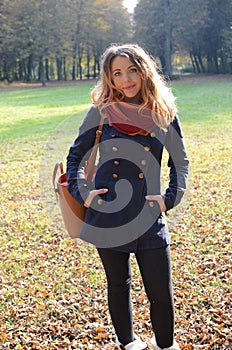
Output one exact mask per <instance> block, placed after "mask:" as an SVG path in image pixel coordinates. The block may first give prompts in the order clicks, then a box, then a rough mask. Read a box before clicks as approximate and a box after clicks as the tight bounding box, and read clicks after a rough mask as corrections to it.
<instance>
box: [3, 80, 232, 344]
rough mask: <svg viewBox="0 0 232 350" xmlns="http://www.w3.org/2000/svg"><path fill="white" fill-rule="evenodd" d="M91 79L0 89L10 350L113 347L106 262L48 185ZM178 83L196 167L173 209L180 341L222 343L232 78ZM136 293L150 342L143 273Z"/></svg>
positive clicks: (139, 324) (225, 338)
mask: <svg viewBox="0 0 232 350" xmlns="http://www.w3.org/2000/svg"><path fill="white" fill-rule="evenodd" d="M91 86H92V85H88V84H83V85H77V86H66V87H62V86H61V87H53V88H52V87H45V88H22V89H0V109H1V115H0V140H1V146H0V155H1V162H0V171H1V178H0V190H1V203H0V209H1V222H0V230H1V236H0V256H1V260H0V271H1V274H0V347H1V348H2V349H28V350H29V349H43V350H45V349H58V348H59V349H71V348H76V349H107V347H106V343H107V342H108V343H109V344H111V347H108V349H113V342H112V338H113V330H112V327H111V325H109V320H108V311H107V306H106V291H105V288H106V287H105V279H104V274H103V270H102V267H101V264H100V261H99V259H98V257H97V256H96V253H95V250H94V248H93V247H91V246H88V245H86V244H84V243H81V242H80V241H78V242H77V243H76V242H73V241H70V240H69V239H67V238H64V230H63V228H62V226H61V219H60V215H59V210H58V208H57V206H56V202H55V196H54V194H53V191H52V185H51V175H52V169H53V166H54V164H55V162H56V161H58V160H64V159H65V155H66V153H67V149H68V147H69V146H70V145H71V143H72V141H73V139H74V138H75V136H76V134H77V130H78V126H79V125H80V123H81V120H82V118H83V116H84V115H85V113H86V111H87V110H88V108H89V107H90V105H91V102H90V97H89V92H90V89H91ZM172 88H173V91H174V93H175V95H176V96H177V103H178V106H179V115H180V118H181V122H182V127H183V132H184V136H185V143H186V146H187V150H188V155H189V159H190V164H191V171H190V177H189V188H188V191H187V193H186V196H185V199H184V201H183V203H182V204H181V205H180V206H179V207H178V208H176V209H175V210H173V211H171V212H170V214H169V216H168V220H169V226H170V231H171V235H172V257H173V280H174V286H175V302H176V323H177V325H176V333H177V338H178V341H179V342H180V344H182V346H184V345H186V344H195V345H196V344H199V345H205V349H226V346H227V345H228V344H229V341H230V340H229V330H228V327H229V326H228V325H229V319H230V312H229V304H230V299H229V291H230V287H231V286H230V284H229V268H230V262H229V257H228V251H229V250H230V249H231V243H230V235H231V231H232V228H231V216H232V213H231V199H232V191H231V180H232V179H231V170H232V169H231V130H232V125H231V124H232V111H231V96H232V82H231V81H228V80H225V81H222V80H219V81H212V80H211V81H210V80H209V81H208V80H207V79H205V80H203V81H200V82H196V81H194V82H191V81H189V80H187V81H186V80H183V81H177V82H174V83H172ZM164 176H165V175H164ZM133 269H134V271H135V272H136V271H137V267H136V265H135V264H134V265H133ZM132 300H133V303H134V306H135V319H136V320H137V321H136V323H135V327H136V329H137V331H139V330H141V329H144V332H145V333H144V334H145V335H144V337H145V338H144V339H147V337H148V333H149V329H150V325H149V324H147V320H146V319H145V316H146V315H148V305H147V303H146V301H145V300H146V298H145V293H144V290H143V288H142V284H141V279H140V277H139V274H138V275H135V276H134V290H133V294H132ZM219 318H220V320H219ZM91 323H93V324H95V325H96V324H97V325H98V326H99V325H100V326H101V327H102V328H99V329H97V330H96V329H95V328H91V326H90V325H91ZM219 326H220V327H219ZM88 327H89V328H88ZM102 329H103V330H102ZM202 333H204V337H203V335H201V334H202ZM73 334H75V337H73ZM99 334H106V335H105V336H103V335H101V336H100V335H99ZM101 337H102V338H101Z"/></svg>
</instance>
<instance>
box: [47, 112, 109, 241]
mask: <svg viewBox="0 0 232 350" xmlns="http://www.w3.org/2000/svg"><path fill="white" fill-rule="evenodd" d="M102 127H103V117H101V121H100V124H99V127H98V130H97V131H96V137H95V142H94V146H93V150H92V152H91V155H90V157H89V160H88V161H87V164H86V167H85V176H86V181H87V184H88V185H89V184H90V183H91V181H92V180H93V178H94V176H95V171H96V165H95V162H96V158H97V151H98V146H99V141H100V137H101V134H102ZM58 170H59V171H60V175H59V176H58V179H57V181H56V178H57V172H58ZM52 182H53V189H54V192H55V193H56V197H57V201H58V203H59V206H60V210H61V214H62V217H63V221H64V225H65V228H66V230H67V232H68V234H69V236H70V237H71V238H72V239H75V238H78V237H79V236H80V232H81V229H82V226H83V223H84V219H85V213H86V207H84V206H82V205H81V204H79V203H78V202H77V201H76V200H75V198H73V196H72V195H71V194H70V193H69V191H68V188H67V185H68V183H67V177H66V173H65V172H64V169H63V164H62V162H58V163H56V164H55V167H54V170H53V176H52Z"/></svg>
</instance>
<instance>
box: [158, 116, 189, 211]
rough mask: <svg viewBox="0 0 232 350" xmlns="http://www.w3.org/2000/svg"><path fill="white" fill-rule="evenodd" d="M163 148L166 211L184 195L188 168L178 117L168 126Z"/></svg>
mask: <svg viewBox="0 0 232 350" xmlns="http://www.w3.org/2000/svg"><path fill="white" fill-rule="evenodd" d="M164 146H165V148H166V149H167V151H168V153H169V159H168V167H169V168H170V172H169V186H168V188H167V189H166V192H165V194H164V196H163V197H164V202H165V205H166V208H167V210H170V209H172V208H173V207H175V206H176V205H177V204H179V203H180V201H181V199H182V197H183V195H184V192H185V190H186V182H187V176H188V168H189V161H188V157H187V153H186V149H185V145H184V141H183V136H182V131H181V126H180V121H179V118H178V116H176V117H175V119H174V120H173V122H172V123H171V124H170V125H169V128H168V131H167V133H166V138H165V144H164Z"/></svg>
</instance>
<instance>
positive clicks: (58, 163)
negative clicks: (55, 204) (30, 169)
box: [52, 162, 64, 199]
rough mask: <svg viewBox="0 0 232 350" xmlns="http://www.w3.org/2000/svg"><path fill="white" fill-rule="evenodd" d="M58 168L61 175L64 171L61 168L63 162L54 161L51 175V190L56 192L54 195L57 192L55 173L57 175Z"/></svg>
mask: <svg viewBox="0 0 232 350" xmlns="http://www.w3.org/2000/svg"><path fill="white" fill-rule="evenodd" d="M58 169H60V173H61V175H62V174H63V173H64V168H63V163H62V162H57V163H56V165H55V166H54V170H53V175H52V183H53V190H54V192H55V194H56V197H57V192H58V188H57V187H56V175H57V171H58ZM57 199H58V198H57Z"/></svg>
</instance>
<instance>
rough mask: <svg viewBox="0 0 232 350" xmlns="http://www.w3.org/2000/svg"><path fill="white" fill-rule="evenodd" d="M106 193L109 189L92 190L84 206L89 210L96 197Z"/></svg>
mask: <svg viewBox="0 0 232 350" xmlns="http://www.w3.org/2000/svg"><path fill="white" fill-rule="evenodd" d="M106 192H108V189H107V188H100V189H99V190H92V191H90V192H89V195H88V197H87V198H86V201H85V203H84V206H85V207H86V208H89V207H90V204H91V202H92V200H93V199H94V197H96V196H97V195H98V194H104V193H106Z"/></svg>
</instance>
